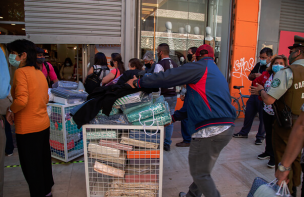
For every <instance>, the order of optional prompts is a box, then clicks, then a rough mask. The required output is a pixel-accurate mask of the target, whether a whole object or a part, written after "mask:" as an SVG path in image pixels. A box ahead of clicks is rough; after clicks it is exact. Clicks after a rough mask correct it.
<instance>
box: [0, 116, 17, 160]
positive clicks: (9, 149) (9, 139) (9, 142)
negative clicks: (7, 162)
mask: <svg viewBox="0 0 304 197" xmlns="http://www.w3.org/2000/svg"><path fill="white" fill-rule="evenodd" d="M3 117H4V119H5V116H3ZM5 135H6V146H5V153H6V154H8V155H9V154H12V153H13V151H14V148H15V147H14V142H13V135H12V130H11V125H10V124H9V123H8V122H7V120H6V119H5Z"/></svg>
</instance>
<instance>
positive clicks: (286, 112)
mask: <svg viewBox="0 0 304 197" xmlns="http://www.w3.org/2000/svg"><path fill="white" fill-rule="evenodd" d="M278 102H282V103H283V104H284V108H283V110H281V111H279V110H278ZM272 108H273V111H274V115H275V117H276V120H277V122H278V124H279V126H280V127H283V128H285V129H291V128H292V115H291V109H290V107H289V106H288V105H286V103H285V102H284V101H280V100H277V101H276V102H275V103H274V104H273V105H272Z"/></svg>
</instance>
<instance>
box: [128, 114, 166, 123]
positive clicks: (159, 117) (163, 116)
mask: <svg viewBox="0 0 304 197" xmlns="http://www.w3.org/2000/svg"><path fill="white" fill-rule="evenodd" d="M171 122H172V119H171V115H170V113H169V112H167V113H163V114H159V115H157V116H154V119H153V117H150V118H147V119H144V120H140V122H132V124H133V125H146V126H164V125H166V124H169V123H171Z"/></svg>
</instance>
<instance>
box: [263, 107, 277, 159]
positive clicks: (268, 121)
mask: <svg viewBox="0 0 304 197" xmlns="http://www.w3.org/2000/svg"><path fill="white" fill-rule="evenodd" d="M263 120H264V126H265V131H266V136H265V137H266V147H265V153H267V154H268V155H269V156H270V158H271V159H274V152H273V147H272V129H273V123H274V120H275V116H272V115H269V114H267V113H266V112H265V111H264V114H263Z"/></svg>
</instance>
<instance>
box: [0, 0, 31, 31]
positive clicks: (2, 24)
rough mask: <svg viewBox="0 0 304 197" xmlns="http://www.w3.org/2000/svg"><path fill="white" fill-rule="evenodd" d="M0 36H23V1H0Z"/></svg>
mask: <svg viewBox="0 0 304 197" xmlns="http://www.w3.org/2000/svg"><path fill="white" fill-rule="evenodd" d="M0 35H25V25H24V0H14V1H0Z"/></svg>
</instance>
